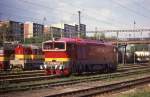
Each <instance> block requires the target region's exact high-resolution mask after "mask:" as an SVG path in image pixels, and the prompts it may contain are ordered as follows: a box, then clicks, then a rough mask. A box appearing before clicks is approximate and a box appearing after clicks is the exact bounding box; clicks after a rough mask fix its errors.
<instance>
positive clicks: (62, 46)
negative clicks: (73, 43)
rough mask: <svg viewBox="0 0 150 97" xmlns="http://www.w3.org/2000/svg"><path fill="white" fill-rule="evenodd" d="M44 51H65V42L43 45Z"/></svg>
mask: <svg viewBox="0 0 150 97" xmlns="http://www.w3.org/2000/svg"><path fill="white" fill-rule="evenodd" d="M43 49H44V50H64V49H65V43H64V42H47V43H44V44H43Z"/></svg>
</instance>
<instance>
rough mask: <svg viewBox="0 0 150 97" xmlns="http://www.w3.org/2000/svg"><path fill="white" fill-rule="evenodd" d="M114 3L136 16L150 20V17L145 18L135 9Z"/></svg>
mask: <svg viewBox="0 0 150 97" xmlns="http://www.w3.org/2000/svg"><path fill="white" fill-rule="evenodd" d="M112 2H114V3H115V4H117V5H119V6H120V7H122V8H124V9H126V10H128V11H130V12H132V13H134V14H136V15H138V16H142V17H144V18H146V19H148V20H150V17H148V16H145V15H143V14H141V13H139V12H138V11H136V10H133V9H131V8H129V7H127V6H125V5H122V4H120V3H118V2H116V1H114V0H112Z"/></svg>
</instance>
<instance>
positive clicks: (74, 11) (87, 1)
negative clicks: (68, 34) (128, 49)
mask: <svg viewBox="0 0 150 97" xmlns="http://www.w3.org/2000/svg"><path fill="white" fill-rule="evenodd" d="M149 4H150V0H0V19H1V20H15V21H19V22H25V21H32V22H36V23H41V24H47V25H50V24H56V23H68V24H72V23H78V11H81V23H83V24H86V25H87V30H88V31H89V30H92V31H93V30H95V29H97V30H110V29H133V28H134V26H135V28H137V29H140V28H150V27H149V25H150V7H149ZM134 22H135V25H134ZM140 35H141V34H140V33H136V36H137V37H138V36H140ZM143 35H144V36H148V35H149V34H148V33H147V32H146V33H144V34H143ZM125 36H127V35H125ZM128 36H129V34H128ZM132 36H133V34H131V35H130V37H132Z"/></svg>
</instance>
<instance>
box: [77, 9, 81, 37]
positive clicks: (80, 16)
mask: <svg viewBox="0 0 150 97" xmlns="http://www.w3.org/2000/svg"><path fill="white" fill-rule="evenodd" d="M80 14H81V12H80V11H78V15H79V25H78V38H80V34H81V32H80V25H81V20H80V18H81V15H80Z"/></svg>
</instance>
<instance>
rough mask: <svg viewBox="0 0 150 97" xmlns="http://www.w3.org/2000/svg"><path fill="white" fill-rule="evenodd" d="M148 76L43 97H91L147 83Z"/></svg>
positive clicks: (149, 78)
mask: <svg viewBox="0 0 150 97" xmlns="http://www.w3.org/2000/svg"><path fill="white" fill-rule="evenodd" d="M149 82H150V76H144V77H140V78H133V79H130V80H125V81H118V82H111V83H107V84H105V85H96V86H94V87H88V88H84V89H75V90H70V91H69V90H68V91H65V92H61V93H56V94H51V95H48V96H45V97H92V96H95V95H99V94H102V93H108V92H112V91H117V90H120V89H124V88H129V87H132V86H136V85H139V84H144V83H149Z"/></svg>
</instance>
